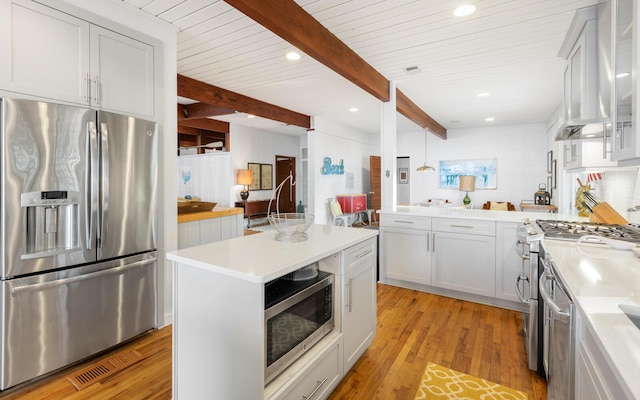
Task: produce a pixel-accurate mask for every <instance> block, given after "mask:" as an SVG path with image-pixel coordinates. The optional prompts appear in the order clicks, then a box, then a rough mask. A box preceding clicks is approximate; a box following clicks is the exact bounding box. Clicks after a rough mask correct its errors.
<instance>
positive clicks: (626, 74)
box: [616, 72, 629, 78]
mask: <svg viewBox="0 0 640 400" xmlns="http://www.w3.org/2000/svg"><path fill="white" fill-rule="evenodd" d="M625 76H629V73H628V72H622V73H620V74H618V75H616V78H624V77H625Z"/></svg>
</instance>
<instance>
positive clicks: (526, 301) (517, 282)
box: [516, 275, 531, 304]
mask: <svg viewBox="0 0 640 400" xmlns="http://www.w3.org/2000/svg"><path fill="white" fill-rule="evenodd" d="M521 281H525V282H529V277H528V276H526V275H520V276H518V279H516V294H517V295H518V298H519V299H520V302H522V303H524V304H529V303H531V301H530V299H527V298H526V297H524V294H523V293H522V292H521V291H520V282H521Z"/></svg>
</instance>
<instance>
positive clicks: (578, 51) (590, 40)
mask: <svg viewBox="0 0 640 400" xmlns="http://www.w3.org/2000/svg"><path fill="white" fill-rule="evenodd" d="M600 14H603V15H600ZM605 14H606V13H605V12H604V9H603V6H602V5H593V6H589V7H584V8H580V9H578V10H577V11H576V14H575V15H574V17H573V21H572V22H571V26H570V27H569V30H568V32H567V35H566V37H565V39H564V41H563V43H562V46H561V47H560V50H559V51H558V56H559V57H562V58H564V59H565V60H567V64H566V68H565V72H564V87H563V93H564V99H563V104H562V114H561V117H560V121H564V123H561V125H560V127H559V128H558V132H557V135H556V139H555V140H557V141H560V140H569V139H572V140H574V139H586V138H594V137H602V136H603V135H604V131H605V125H606V124H607V123H611V118H610V117H611V84H610V79H609V77H608V76H607V73H608V71H609V70H610V68H608V64H609V61H608V60H610V59H611V52H612V51H611V45H610V43H608V42H610V35H609V38H607V35H606V32H607V31H610V30H611V22H610V19H608V18H607V17H606V16H605ZM609 18H610V17H609ZM599 35H600V37H599ZM607 39H608V40H607Z"/></svg>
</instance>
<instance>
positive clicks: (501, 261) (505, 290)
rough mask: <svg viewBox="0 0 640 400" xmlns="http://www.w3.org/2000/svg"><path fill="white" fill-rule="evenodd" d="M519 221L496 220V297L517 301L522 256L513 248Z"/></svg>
mask: <svg viewBox="0 0 640 400" xmlns="http://www.w3.org/2000/svg"><path fill="white" fill-rule="evenodd" d="M518 225H519V222H496V298H498V299H503V300H509V301H515V302H519V298H518V294H517V293H516V281H517V280H518V277H519V276H520V274H521V273H522V258H520V256H519V255H518V253H516V251H515V250H514V245H515V241H516V229H517V227H518Z"/></svg>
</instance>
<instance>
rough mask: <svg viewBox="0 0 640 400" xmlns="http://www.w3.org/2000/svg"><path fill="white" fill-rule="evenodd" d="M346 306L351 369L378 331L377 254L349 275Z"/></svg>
mask: <svg viewBox="0 0 640 400" xmlns="http://www.w3.org/2000/svg"><path fill="white" fill-rule="evenodd" d="M343 285H344V287H343V291H342V293H343V294H344V298H343V303H344V307H343V308H342V324H343V325H342V331H343V335H344V368H345V370H347V371H348V370H349V369H351V367H353V365H354V364H355V363H356V361H358V359H359V358H360V356H362V354H363V353H364V351H365V350H366V349H367V348H368V347H369V345H370V344H371V341H372V340H373V337H374V336H375V332H376V277H375V257H374V256H373V255H372V256H371V257H369V258H368V260H365V261H364V262H363V263H362V265H361V266H359V267H358V268H357V269H354V270H353V271H352V272H350V273H349V274H347V275H345V277H344V281H343Z"/></svg>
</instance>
